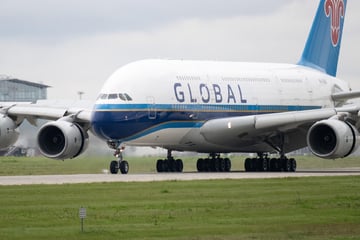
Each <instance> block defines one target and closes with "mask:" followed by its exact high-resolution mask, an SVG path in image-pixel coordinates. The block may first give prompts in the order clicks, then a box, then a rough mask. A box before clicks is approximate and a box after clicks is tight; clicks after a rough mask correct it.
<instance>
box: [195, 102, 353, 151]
mask: <svg viewBox="0 0 360 240" xmlns="http://www.w3.org/2000/svg"><path fill="white" fill-rule="evenodd" d="M358 111H359V107H357V106H355V105H352V106H348V107H342V108H325V109H317V110H307V111H296V112H285V113H272V114H263V115H251V116H242V117H229V118H221V119H213V120H209V121H207V122H205V123H204V125H203V126H202V127H201V128H200V133H201V135H202V136H203V137H204V138H205V139H206V140H207V141H208V142H211V143H214V144H217V145H227V146H229V145H230V146H231V145H233V146H236V145H237V144H241V143H242V142H244V141H246V140H249V139H251V140H254V139H255V140H254V141H262V142H264V141H265V142H266V141H269V143H270V142H271V141H274V139H275V138H278V137H279V133H283V134H284V135H285V136H288V137H289V138H292V140H291V141H288V142H289V144H290V143H294V146H290V145H289V146H285V149H286V151H287V152H288V151H292V150H294V149H296V148H298V145H304V146H306V134H307V131H308V129H309V128H310V127H311V126H312V125H313V124H314V123H315V122H317V121H320V120H324V119H329V118H332V117H336V118H337V119H344V118H345V117H348V116H350V115H351V114H355V115H356V116H357V114H358ZM274 145H276V144H274ZM238 146H239V145H238Z"/></svg>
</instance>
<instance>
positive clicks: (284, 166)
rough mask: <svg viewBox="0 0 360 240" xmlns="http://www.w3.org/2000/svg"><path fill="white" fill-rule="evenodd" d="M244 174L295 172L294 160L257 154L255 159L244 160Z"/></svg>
mask: <svg viewBox="0 0 360 240" xmlns="http://www.w3.org/2000/svg"><path fill="white" fill-rule="evenodd" d="M245 171H246V172H268V171H271V172H296V160H295V159H294V158H290V159H289V158H287V157H286V156H284V155H282V156H281V157H280V158H271V159H270V158H269V157H268V156H267V155H262V154H259V156H258V157H257V158H247V159H245Z"/></svg>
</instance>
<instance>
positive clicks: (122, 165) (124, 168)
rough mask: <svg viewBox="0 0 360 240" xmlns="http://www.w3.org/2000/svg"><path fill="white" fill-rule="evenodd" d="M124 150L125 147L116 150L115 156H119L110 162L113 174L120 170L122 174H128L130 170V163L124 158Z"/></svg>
mask: <svg viewBox="0 0 360 240" xmlns="http://www.w3.org/2000/svg"><path fill="white" fill-rule="evenodd" d="M122 151H124V148H120V149H116V150H115V153H114V156H115V157H117V158H118V160H117V161H112V162H111V163H110V173H111V174H117V173H118V172H119V170H120V172H121V173H122V174H127V173H128V172H129V163H128V162H127V161H125V160H124V159H123V156H122Z"/></svg>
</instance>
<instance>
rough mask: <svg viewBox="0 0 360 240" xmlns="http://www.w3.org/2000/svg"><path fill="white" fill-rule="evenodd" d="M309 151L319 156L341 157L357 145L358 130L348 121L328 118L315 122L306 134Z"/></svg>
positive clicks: (353, 149)
mask: <svg viewBox="0 0 360 240" xmlns="http://www.w3.org/2000/svg"><path fill="white" fill-rule="evenodd" d="M307 144H308V147H309V148H310V150H311V152H312V153H313V154H314V155H316V156H318V157H321V158H327V159H335V158H343V157H346V156H348V155H350V154H351V153H353V152H354V151H355V150H356V149H357V148H358V146H359V132H358V130H357V129H356V128H355V127H354V126H352V125H351V124H350V123H347V122H343V121H339V120H335V119H328V120H322V121H319V122H317V123H315V124H314V125H313V126H312V127H311V128H310V129H309V132H308V134H307Z"/></svg>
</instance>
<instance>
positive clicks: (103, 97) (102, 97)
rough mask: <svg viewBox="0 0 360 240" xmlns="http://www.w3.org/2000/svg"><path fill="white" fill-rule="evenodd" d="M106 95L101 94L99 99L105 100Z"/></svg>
mask: <svg viewBox="0 0 360 240" xmlns="http://www.w3.org/2000/svg"><path fill="white" fill-rule="evenodd" d="M107 96H108V95H107V94H102V95H101V96H100V99H107Z"/></svg>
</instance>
